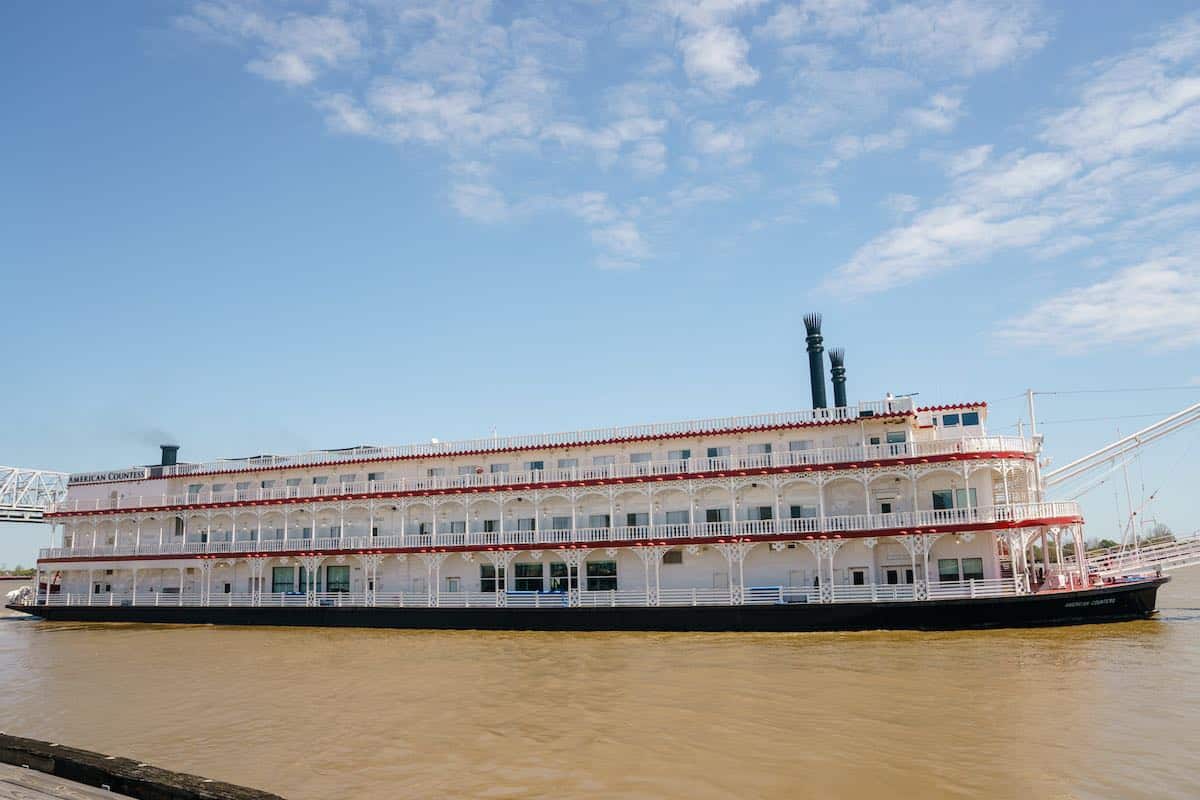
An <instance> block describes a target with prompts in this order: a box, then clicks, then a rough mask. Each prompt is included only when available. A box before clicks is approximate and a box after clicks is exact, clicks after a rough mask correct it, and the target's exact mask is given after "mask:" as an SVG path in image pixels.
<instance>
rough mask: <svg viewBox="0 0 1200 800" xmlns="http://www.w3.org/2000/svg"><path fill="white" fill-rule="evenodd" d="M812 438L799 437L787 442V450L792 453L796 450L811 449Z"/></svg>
mask: <svg viewBox="0 0 1200 800" xmlns="http://www.w3.org/2000/svg"><path fill="white" fill-rule="evenodd" d="M812 446H813V443H812V439H800V440H797V441H794V442H788V450H791V451H792V452H793V453H794V452H796V451H798V450H812Z"/></svg>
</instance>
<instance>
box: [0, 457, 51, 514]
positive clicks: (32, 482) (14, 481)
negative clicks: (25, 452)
mask: <svg viewBox="0 0 1200 800" xmlns="http://www.w3.org/2000/svg"><path fill="white" fill-rule="evenodd" d="M66 497H67V473H65V472H51V471H50V470H45V469H21V468H20V467H2V466H0V522H43V521H44V515H45V512H46V508H47V507H48V506H49V505H50V504H51V503H61V502H62V501H63V500H65V499H66Z"/></svg>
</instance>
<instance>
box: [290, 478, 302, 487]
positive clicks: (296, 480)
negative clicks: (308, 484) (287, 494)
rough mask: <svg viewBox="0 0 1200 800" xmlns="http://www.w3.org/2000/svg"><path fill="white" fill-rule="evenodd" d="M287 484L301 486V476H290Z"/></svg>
mask: <svg viewBox="0 0 1200 800" xmlns="http://www.w3.org/2000/svg"><path fill="white" fill-rule="evenodd" d="M287 485H288V486H299V485H300V479H299V478H288V479H287Z"/></svg>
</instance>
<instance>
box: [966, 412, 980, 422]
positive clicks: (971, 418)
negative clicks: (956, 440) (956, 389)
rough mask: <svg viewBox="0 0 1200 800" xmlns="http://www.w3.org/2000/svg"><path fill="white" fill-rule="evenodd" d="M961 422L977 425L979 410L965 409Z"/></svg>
mask: <svg viewBox="0 0 1200 800" xmlns="http://www.w3.org/2000/svg"><path fill="white" fill-rule="evenodd" d="M962 424H963V425H978V424H979V412H978V411H967V412H966V413H964V414H963V415H962Z"/></svg>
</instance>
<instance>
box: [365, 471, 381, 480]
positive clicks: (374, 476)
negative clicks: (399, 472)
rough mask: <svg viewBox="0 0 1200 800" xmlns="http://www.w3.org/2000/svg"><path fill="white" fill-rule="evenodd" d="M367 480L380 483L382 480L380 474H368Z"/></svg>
mask: <svg viewBox="0 0 1200 800" xmlns="http://www.w3.org/2000/svg"><path fill="white" fill-rule="evenodd" d="M367 480H368V481H382V480H384V477H383V473H382V472H368V473H367Z"/></svg>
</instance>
